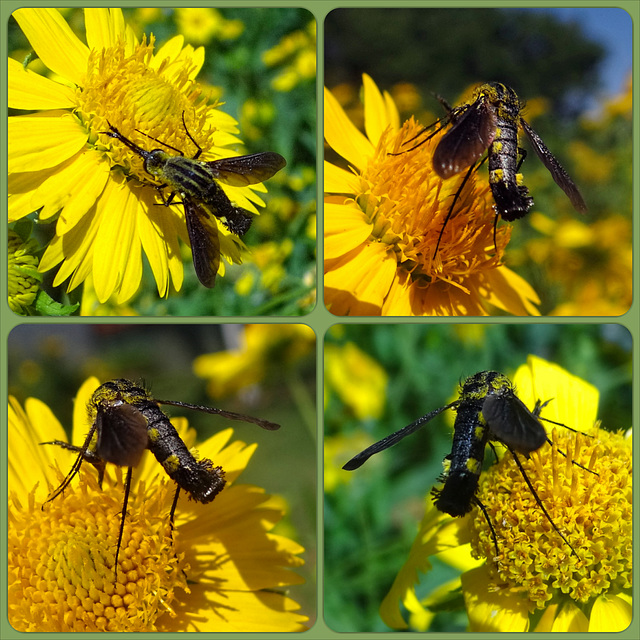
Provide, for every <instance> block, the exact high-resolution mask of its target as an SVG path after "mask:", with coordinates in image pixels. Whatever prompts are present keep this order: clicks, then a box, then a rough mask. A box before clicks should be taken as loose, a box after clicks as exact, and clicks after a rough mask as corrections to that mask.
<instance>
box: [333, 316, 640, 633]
mask: <svg viewBox="0 0 640 640" xmlns="http://www.w3.org/2000/svg"><path fill="white" fill-rule="evenodd" d="M349 342H351V343H354V344H355V345H357V347H358V348H359V349H361V350H362V351H364V352H365V353H366V354H368V355H369V356H370V357H372V358H373V359H374V360H375V361H377V362H378V363H379V365H380V366H381V367H382V368H383V369H384V370H385V371H386V373H387V374H388V385H387V389H386V396H385V403H384V411H383V414H382V415H381V417H380V418H379V419H372V418H370V419H367V420H358V419H357V418H356V417H355V416H354V413H353V410H352V408H351V407H350V406H349V404H348V402H345V401H343V400H342V399H341V398H340V396H339V393H337V392H336V391H335V390H331V389H330V388H329V385H327V383H326V381H325V452H326V453H325V456H326V459H325V478H327V477H329V476H330V475H331V476H332V477H333V478H334V479H335V482H336V484H335V485H333V488H332V489H331V490H327V489H326V488H325V511H324V531H325V541H324V598H325V621H326V623H327V624H328V625H329V627H330V628H331V629H333V630H334V631H385V630H386V631H388V630H389V629H388V628H387V627H386V626H385V625H384V624H383V623H382V621H381V620H380V617H379V614H378V607H379V606H380V603H381V602H382V599H383V598H384V596H385V595H386V593H387V592H388V590H389V588H390V587H391V584H392V582H393V580H394V578H395V576H396V574H397V573H398V571H399V570H400V568H401V567H402V565H403V563H404V562H405V560H406V558H407V556H408V553H409V550H410V548H411V544H412V543H413V540H414V537H415V534H416V533H417V530H418V526H419V523H420V520H421V518H422V516H423V514H424V501H425V498H426V497H427V495H428V494H429V491H430V490H431V488H432V487H433V486H434V485H435V484H436V479H437V477H438V475H439V474H440V473H441V472H442V460H443V458H444V456H445V455H446V454H448V453H449V452H450V450H451V433H452V432H451V428H452V426H453V419H454V417H455V414H454V413H453V412H451V411H447V412H445V413H443V414H442V415H440V416H438V417H436V418H435V419H434V420H433V421H432V422H430V423H428V425H426V426H425V427H423V428H422V429H421V430H420V431H418V432H417V433H415V434H413V435H411V436H410V437H409V438H408V439H407V440H404V441H402V442H401V443H399V444H397V445H395V446H394V447H392V448H391V449H389V450H387V451H385V452H382V453H379V454H377V455H376V456H374V458H372V459H371V460H370V461H369V462H368V463H367V465H365V466H364V467H362V468H361V469H358V470H356V471H352V472H349V471H342V470H341V467H342V465H343V464H344V463H345V462H347V460H349V459H350V458H351V457H352V456H353V455H355V454H356V453H358V451H359V450H360V449H361V448H364V447H365V446H368V444H371V443H373V442H375V441H377V440H379V439H381V438H383V437H384V436H386V435H388V434H390V433H392V432H394V431H397V430H398V429H400V428H402V427H404V426H405V425H407V424H409V423H411V422H413V421H414V420H416V419H417V418H419V417H420V416H422V415H424V414H426V413H428V412H430V411H432V410H433V409H436V408H438V407H441V406H444V405H446V404H448V403H450V402H452V401H453V400H454V399H456V397H457V396H456V390H457V385H458V383H459V381H460V380H461V379H463V378H465V377H466V376H468V375H472V374H474V373H476V372H478V371H484V370H496V371H500V372H502V373H504V374H506V375H507V376H509V377H512V376H513V374H514V373H515V371H516V369H517V368H518V366H520V365H521V364H524V363H525V362H526V359H527V356H528V355H529V354H535V355H537V356H540V357H542V358H545V359H547V360H549V361H552V362H555V363H557V364H559V365H560V366H562V367H564V368H565V369H567V370H568V371H569V372H570V373H571V374H573V375H577V376H579V377H581V378H583V379H585V380H587V381H588V382H590V383H591V384H593V385H595V386H596V387H597V388H598V390H599V391H600V405H599V410H598V418H599V419H601V420H602V425H603V427H605V428H608V429H614V430H618V429H625V430H626V429H629V428H630V427H631V406H632V392H631V372H632V365H631V344H632V340H631V335H630V334H629V332H628V331H627V329H626V328H624V327H622V326H621V325H615V324H603V325H582V324H581V325H543V324H537V325H495V324H494V325H457V326H455V325H454V326H452V325H435V326H434V325H431V326H425V325H416V324H403V325H395V326H394V325H377V326H376V325H337V326H334V327H333V328H332V329H331V330H330V331H329V333H328V335H327V337H326V341H325V344H326V345H338V346H344V345H345V344H347V343H349ZM362 375H364V376H365V377H366V372H363V373H362ZM354 377H355V376H354ZM543 400H545V398H543ZM568 426H571V425H568ZM583 426H584V425H583ZM357 434H362V435H363V436H364V437H366V441H365V442H364V443H363V446H361V447H359V448H358V449H357V450H355V449H353V446H354V444H353V440H351V441H350V440H349V438H350V437H351V438H353V437H354V436H355V435H357ZM329 451H330V452H331V453H329ZM374 460H375V462H374ZM455 575H456V574H455V571H454V570H452V569H451V568H450V567H447V566H444V565H442V564H438V563H435V564H434V570H433V571H432V572H430V573H429V575H428V576H426V577H425V576H421V578H422V581H421V584H420V586H419V587H418V589H417V593H418V595H421V594H422V595H425V594H428V593H430V591H431V590H432V589H433V588H434V587H436V586H438V585H440V584H442V583H444V582H445V581H446V580H448V579H452V578H453V577H455ZM465 626H466V618H465V616H464V615H462V614H456V613H454V612H446V613H444V614H442V615H441V617H439V618H436V621H435V623H434V625H432V627H431V629H430V631H463V630H464V629H465Z"/></svg>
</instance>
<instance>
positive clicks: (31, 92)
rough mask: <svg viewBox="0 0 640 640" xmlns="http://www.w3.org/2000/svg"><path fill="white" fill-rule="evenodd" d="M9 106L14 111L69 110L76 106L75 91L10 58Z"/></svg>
mask: <svg viewBox="0 0 640 640" xmlns="http://www.w3.org/2000/svg"><path fill="white" fill-rule="evenodd" d="M8 104H9V107H11V108H12V109H31V110H37V109H67V108H73V107H75V106H76V99H75V91H74V90H73V89H72V88H71V87H66V86H64V85H63V84H60V83H59V82H54V81H53V80H49V78H45V77H44V76H41V75H40V74H39V73H34V72H33V71H30V70H29V69H25V68H24V67H23V66H22V65H21V64H20V63H19V62H18V61H17V60H14V59H13V58H9V74H8Z"/></svg>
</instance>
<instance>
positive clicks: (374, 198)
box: [324, 75, 539, 316]
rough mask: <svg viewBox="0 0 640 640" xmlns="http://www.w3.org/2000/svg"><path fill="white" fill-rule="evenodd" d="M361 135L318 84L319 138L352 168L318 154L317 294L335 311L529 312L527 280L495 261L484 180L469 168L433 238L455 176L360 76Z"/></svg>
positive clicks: (502, 238) (500, 240)
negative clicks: (435, 166)
mask: <svg viewBox="0 0 640 640" xmlns="http://www.w3.org/2000/svg"><path fill="white" fill-rule="evenodd" d="M363 81H364V109H365V130H366V134H367V135H366V137H365V136H364V135H363V134H362V133H360V131H358V130H357V129H356V127H355V126H354V125H353V124H352V123H351V122H350V121H349V119H348V117H347V116H346V114H345V112H344V111H343V110H342V108H341V107H340V105H339V104H338V102H337V100H336V99H335V98H334V96H333V95H332V94H331V93H330V92H329V91H327V90H325V138H326V141H327V143H328V144H329V145H330V147H331V148H332V149H333V150H335V151H336V152H337V153H338V154H339V155H340V156H342V157H343V158H344V159H345V160H347V162H348V163H349V165H350V167H351V171H347V170H345V169H342V168H340V167H338V166H336V165H334V164H330V163H328V162H325V185H324V189H325V207H324V211H325V215H324V225H325V241H324V249H325V302H326V304H327V305H328V307H329V309H330V311H331V312H332V313H334V314H337V315H416V316H420V315H487V314H488V311H487V309H486V306H487V305H493V306H494V307H497V308H498V309H500V310H502V311H506V312H508V313H512V314H516V315H528V314H536V313H537V310H536V306H535V305H536V304H539V300H538V297H537V295H536V293H535V292H534V291H533V289H532V288H531V286H530V285H529V284H528V283H527V282H526V281H524V280H523V279H522V278H520V277H519V276H517V275H516V274H515V273H513V272H512V271H511V270H509V269H507V268H506V267H505V266H504V265H503V264H502V255H503V253H504V250H505V247H506V245H507V243H508V241H509V236H510V232H511V227H510V225H507V224H500V225H499V226H498V228H497V233H496V238H495V248H496V250H495V251H494V237H493V229H494V220H495V212H494V210H493V206H492V203H493V201H492V199H491V198H490V197H489V187H488V183H487V181H486V180H476V174H475V173H474V174H473V175H472V176H471V178H470V179H469V180H468V182H467V184H466V186H465V187H464V189H463V190H462V193H461V194H460V197H459V199H458V201H457V202H456V204H455V212H454V215H452V216H451V218H450V219H449V220H448V222H447V225H446V227H445V228H444V232H443V234H442V238H441V240H440V245H439V248H438V251H437V253H435V254H434V248H435V246H436V244H437V242H438V238H439V236H440V232H441V230H442V228H443V224H444V221H445V218H446V217H447V214H448V212H449V210H450V207H451V202H452V198H453V197H454V194H455V193H456V191H457V190H458V188H459V186H460V180H444V181H443V180H441V179H440V178H439V177H438V176H437V175H436V174H435V172H434V171H433V170H432V157H433V152H434V150H435V147H436V145H437V143H438V141H439V138H438V137H437V136H436V137H434V138H432V139H431V140H430V141H428V142H425V143H424V144H421V145H420V146H419V147H417V148H415V149H413V150H411V151H407V152H403V150H404V149H411V146H415V138H416V136H419V135H420V132H421V130H422V127H421V126H420V125H419V124H418V123H417V122H415V121H414V120H409V121H407V122H405V123H404V124H403V125H402V127H400V124H399V117H398V112H397V109H396V106H395V105H394V103H393V100H392V99H391V97H390V96H389V95H388V94H386V93H385V94H384V95H382V94H381V93H380V91H379V90H378V88H377V87H376V85H375V84H374V82H373V80H371V78H369V76H367V75H364V76H363Z"/></svg>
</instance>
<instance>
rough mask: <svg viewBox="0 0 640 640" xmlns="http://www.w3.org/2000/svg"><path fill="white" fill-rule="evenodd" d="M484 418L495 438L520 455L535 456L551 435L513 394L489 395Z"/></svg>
mask: <svg viewBox="0 0 640 640" xmlns="http://www.w3.org/2000/svg"><path fill="white" fill-rule="evenodd" d="M482 415H483V417H484V419H485V421H486V422H487V424H488V425H489V428H490V429H491V432H492V434H493V435H494V436H495V437H496V438H497V439H498V440H500V441H501V442H504V444H506V445H507V446H509V447H512V448H513V449H515V450H516V451H518V452H519V453H522V454H528V453H531V452H532V451H535V450H536V449H539V448H540V447H541V446H542V445H543V444H544V443H545V442H546V441H547V432H546V431H545V429H544V427H543V426H542V423H541V422H540V420H539V419H538V418H537V416H536V415H534V414H533V413H531V411H529V409H527V406H526V405H525V404H524V402H522V400H520V398H518V397H517V396H516V395H515V394H513V393H510V394H509V395H502V394H498V393H491V394H489V395H487V397H486V398H485V399H484V402H483V404H482Z"/></svg>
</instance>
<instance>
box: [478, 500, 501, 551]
mask: <svg viewBox="0 0 640 640" xmlns="http://www.w3.org/2000/svg"><path fill="white" fill-rule="evenodd" d="M473 501H474V502H475V503H476V505H477V506H478V507H479V508H480V511H482V513H483V515H484V517H485V520H486V521H487V524H488V525H489V529H490V530H491V537H492V538H493V546H494V547H495V548H496V557H498V554H499V550H498V538H497V537H496V530H495V529H494V528H493V523H492V522H491V518H490V517H489V513H488V512H487V509H486V507H485V506H484V505H483V504H482V502H480V499H479V498H478V496H473Z"/></svg>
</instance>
